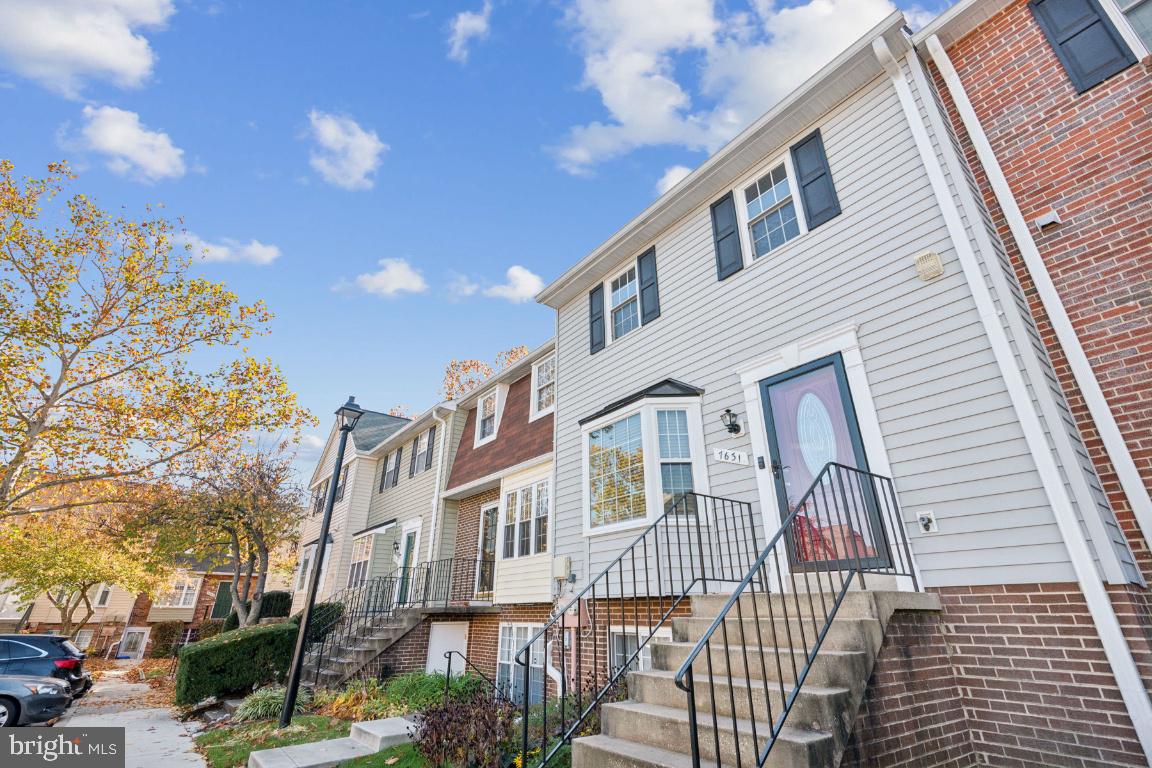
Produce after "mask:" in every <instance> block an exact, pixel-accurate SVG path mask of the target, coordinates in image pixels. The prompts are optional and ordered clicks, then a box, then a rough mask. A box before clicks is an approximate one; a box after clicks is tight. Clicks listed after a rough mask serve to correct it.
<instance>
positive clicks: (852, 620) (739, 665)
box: [572, 585, 940, 768]
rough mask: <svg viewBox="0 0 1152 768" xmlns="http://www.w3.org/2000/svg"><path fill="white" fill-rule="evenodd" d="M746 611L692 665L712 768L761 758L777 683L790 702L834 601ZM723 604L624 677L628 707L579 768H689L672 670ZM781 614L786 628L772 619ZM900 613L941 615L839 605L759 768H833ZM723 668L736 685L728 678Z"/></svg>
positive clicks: (578, 754) (698, 611)
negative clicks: (723, 639) (820, 618)
mask: <svg viewBox="0 0 1152 768" xmlns="http://www.w3.org/2000/svg"><path fill="white" fill-rule="evenodd" d="M884 586H888V585H884ZM752 600H753V598H752V597H751V596H748V597H745V598H741V602H740V609H741V615H740V616H737V615H736V612H735V610H733V612H732V613H731V614H730V616H731V618H729V619H727V620H726V628H727V632H728V640H729V647H728V653H727V654H726V653H725V651H724V649H723V648H722V647H719V646H720V643H719V642H717V643H715V644H714V647H713V648H712V651H711V654H710V655H711V658H710V659H709V658H708V657H707V656H705V655H704V654H701V655H700V656H699V657H697V659H696V661H695V662H694V664H693V675H694V677H695V679H696V710H697V714H698V718H697V724H696V727H697V732H698V735H699V745H700V758H701V762H702V763H705V764H708V765H717V764H719V765H722V766H730V767H731V768H743V767H744V766H755V765H757V762H758V761H757V758H758V751H759V749H762V748H763V747H764V745H765V744H766V738H765V734H767V733H769V732H770V729H769V726H768V720H769V712H771V713H773V715H772V716H776V714H778V713H779V712H780V710H781V705H782V703H783V702H782V699H783V696H782V694H781V685H780V683H781V682H783V683H784V686H783V688H784V694H785V695H786V694H787V693H788V692H789V691H790V688H791V684H792V682H793V681H794V680H795V676H796V673H797V671H798V670H800V669H801V668H802V666H803V661H804V655H805V651H804V650H803V649H804V648H805V647H807V645H810V644H811V642H812V640H813V638H814V637H815V636H816V634H817V633H818V631H819V629H820V627H819V625H818V623H817V621H816V619H815V618H813V617H814V616H817V615H823V611H824V608H823V606H825V605H827V606H831V600H832V596H831V595H829V594H826V593H821V592H819V591H818V590H811V591H807V590H805V591H803V592H799V593H793V594H784V595H759V596H757V597H756V598H755V600H756V605H755V606H753V603H752ZM727 601H728V597H727V596H725V595H709V596H704V597H694V598H693V599H692V615H691V616H685V617H680V618H675V619H673V620H672V639H671V640H670V641H669V640H653V641H652V645H651V649H652V652H651V657H652V668H651V669H650V670H647V671H644V672H633V673H631V674H630V675H629V678H628V692H629V695H630V696H631V698H630V699H629V700H628V701H622V702H617V703H613V704H605V705H604V706H603V708H602V709H601V732H600V734H599V735H596V736H589V737H585V738H580V739H575V740H573V742H572V765H573V767H574V768H687V767H688V766H690V765H691V763H692V759H691V756H690V755H691V744H692V742H691V739H690V737H689V728H690V726H689V718H688V699H687V695H686V694H685V693H684V692H683V691H681V690H680V689H679V688H677V687H676V683H675V676H676V670H678V669H679V668H680V664H682V663H683V662H684V660H685V659H686V658H688V654H689V653H690V652H691V650H692V648H693V647H694V646H695V643H696V641H697V640H698V639H699V638H700V637H701V636H702V635H703V633H704V632H705V631H706V630H707V628H708V627H709V626H710V625H711V622H712V620H713V619H715V617H716V616H717V614H718V613H719V611H720V610H721V609H722V608H723V606H724V605H725V604H726V603H727ZM785 603H786V604H787V615H788V616H789V617H790V618H789V619H788V620H782V619H780V618H778V617H780V616H781V615H782V614H783V613H784V607H785ZM898 610H913V611H939V610H940V598H939V597H938V596H937V595H935V594H929V593H924V592H899V591H895V590H890V589H885V590H883V591H878V590H875V589H870V590H856V591H852V592H849V593H848V594H847V595H846V597H845V599H844V602H843V603H841V605H840V609H839V611H838V612H837V614H836V618H835V620H834V621H833V622H832V626H831V627H830V629H829V630H828V634H827V635H826V636H825V638H824V642H823V644H822V646H821V649H820V653H819V654H818V655H817V657H816V661H815V662H814V663H813V665H812V669H811V670H810V671H809V673H808V677H807V678H806V679H805V682H804V686H803V687H802V688H801V689H800V691H799V694H798V695H797V696H796V700H795V702H794V704H793V707H792V710H791V712H790V713H789V715H788V721H787V724H786V725H785V727H784V728H783V729H782V731H781V733H780V736H779V737H778V738H777V740H776V744H775V745H774V746H773V748H772V751H771V752H770V753H769V756H768V762H767V763H766V765H768V766H773V767H774V768H834V767H835V766H838V765H839V764H840V758H841V756H842V755H843V753H844V748H845V746H846V744H847V743H848V740H849V739H850V738H851V735H852V727H853V725H854V724H855V721H856V715H857V713H858V711H859V709H860V704H861V702H862V701H863V700H864V693H865V688H866V687H867V685H868V679H869V677H871V675H872V667H873V665H874V663H875V660H876V656H877V654H878V653H879V652H880V647H881V645H882V643H883V641H884V632H885V630H886V628H887V626H888V621H889V620H890V619H891V618H892V614H893V613H894V612H896V611H898ZM773 616H775V617H777V618H775V619H774V618H772V617H773ZM717 637H719V636H717ZM742 640H743V643H742V642H741V641H742ZM777 648H779V649H780V651H781V652H780V654H779V655H777V653H776V649H777ZM761 649H763V650H761ZM777 658H779V660H780V661H779V663H777ZM793 660H794V662H795V663H793ZM729 665H731V671H732V679H731V680H729V679H728V676H727V674H726V672H727V671H728V668H729ZM709 667H711V674H712V683H711V685H709V684H708V682H707V681H708V674H709ZM745 670H747V674H746V672H745ZM765 694H767V696H766V695H765ZM713 698H715V701H716V720H715V721H713V718H712V700H713ZM734 722H735V724H736V727H735V728H734V727H733V723H734ZM754 723H755V725H754ZM754 729H755V731H756V733H757V734H759V736H760V738H759V741H758V743H757V742H754V740H753V736H752V734H753V730H754Z"/></svg>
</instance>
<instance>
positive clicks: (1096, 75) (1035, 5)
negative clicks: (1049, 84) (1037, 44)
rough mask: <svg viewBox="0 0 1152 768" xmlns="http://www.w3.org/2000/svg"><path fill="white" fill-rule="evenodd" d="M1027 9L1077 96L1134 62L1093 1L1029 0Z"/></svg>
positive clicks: (1106, 18)
mask: <svg viewBox="0 0 1152 768" xmlns="http://www.w3.org/2000/svg"><path fill="white" fill-rule="evenodd" d="M1028 7H1029V8H1030V9H1031V10H1032V16H1033V17H1034V18H1035V19H1036V23H1037V24H1039V25H1040V30H1041V31H1042V32H1043V33H1044V37H1046V38H1048V44H1049V45H1051V46H1052V50H1053V51H1055V52H1056V58H1058V59H1060V63H1061V64H1063V65H1064V71H1065V72H1067V73H1068V78H1069V79H1070V80H1071V81H1072V85H1074V86H1076V90H1077V91H1079V92H1080V93H1084V91H1087V90H1088V89H1090V88H1093V87H1095V86H1097V85H1099V84H1100V83H1102V82H1104V81H1105V80H1107V79H1108V78H1110V77H1112V75H1115V74H1116V73H1117V72H1121V71H1123V70H1125V69H1127V68H1128V67H1130V66H1132V65H1133V64H1135V63H1136V57H1135V56H1133V55H1132V52H1131V51H1130V50H1128V46H1127V45H1125V44H1124V40H1123V38H1121V37H1120V33H1119V32H1117V31H1116V28H1115V27H1114V26H1112V22H1111V21H1109V20H1108V16H1107V15H1106V14H1105V13H1104V10H1103V9H1102V8H1101V7H1100V4H1099V3H1098V2H1097V1H1096V0H1030V2H1029V3H1028Z"/></svg>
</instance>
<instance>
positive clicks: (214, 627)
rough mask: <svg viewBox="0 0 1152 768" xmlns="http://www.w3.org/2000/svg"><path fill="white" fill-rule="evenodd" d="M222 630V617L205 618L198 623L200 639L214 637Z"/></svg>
mask: <svg viewBox="0 0 1152 768" xmlns="http://www.w3.org/2000/svg"><path fill="white" fill-rule="evenodd" d="M223 631H224V619H207V620H205V621H202V622H201V623H200V638H199V639H200V640H207V639H208V638H210V637H216V635H218V634H220V633H221V632H223Z"/></svg>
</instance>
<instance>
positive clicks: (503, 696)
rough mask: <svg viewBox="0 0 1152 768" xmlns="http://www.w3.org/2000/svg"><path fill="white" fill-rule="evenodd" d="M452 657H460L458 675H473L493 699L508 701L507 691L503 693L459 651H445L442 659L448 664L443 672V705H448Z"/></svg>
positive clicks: (501, 689)
mask: <svg viewBox="0 0 1152 768" xmlns="http://www.w3.org/2000/svg"><path fill="white" fill-rule="evenodd" d="M453 656H459V657H460V662H461V664H460V673H461V674H470V675H475V676H476V677H477V678H478V679H479V680H480V681H481V683H483V685H484V687H485V689H486V690H487V691H488V692H489V693H491V694H492V696H493V698H495V699H496V700H497V701H508V695H507V691H505V690H504V689H503V688H501V687H500V686H498V685H496V682H495V681H494V680H493V679H492V678H490V677H488V675H486V674H484V672H483V671H482V670H481V669H480V668H479V667H478V666H476V665H475V664H473V663H472V662H471V661H469V660H468V657H467V656H465V655H464V654H462V653H460V651H446V652H445V653H444V658H445V659H447V661H448V664H447V669H446V670H445V672H444V703H445V704H447V703H448V694H449V693H450V692H451V689H452V657H453Z"/></svg>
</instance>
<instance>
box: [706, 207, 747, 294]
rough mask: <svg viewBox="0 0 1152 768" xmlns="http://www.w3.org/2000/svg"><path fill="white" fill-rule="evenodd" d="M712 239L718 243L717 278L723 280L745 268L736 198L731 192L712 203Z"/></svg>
mask: <svg viewBox="0 0 1152 768" xmlns="http://www.w3.org/2000/svg"><path fill="white" fill-rule="evenodd" d="M712 240H713V242H714V243H715V244H716V277H717V279H719V280H723V279H724V278H726V277H731V276H732V275H734V274H736V273H737V272H739V271H740V270H742V269H744V256H743V255H742V254H741V253H740V233H739V232H737V224H736V199H735V198H734V197H733V196H732V193H731V192H729V193H728V194H726V195H724V197H722V198H720V199H719V200H717V201H716V202H714V203H712Z"/></svg>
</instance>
